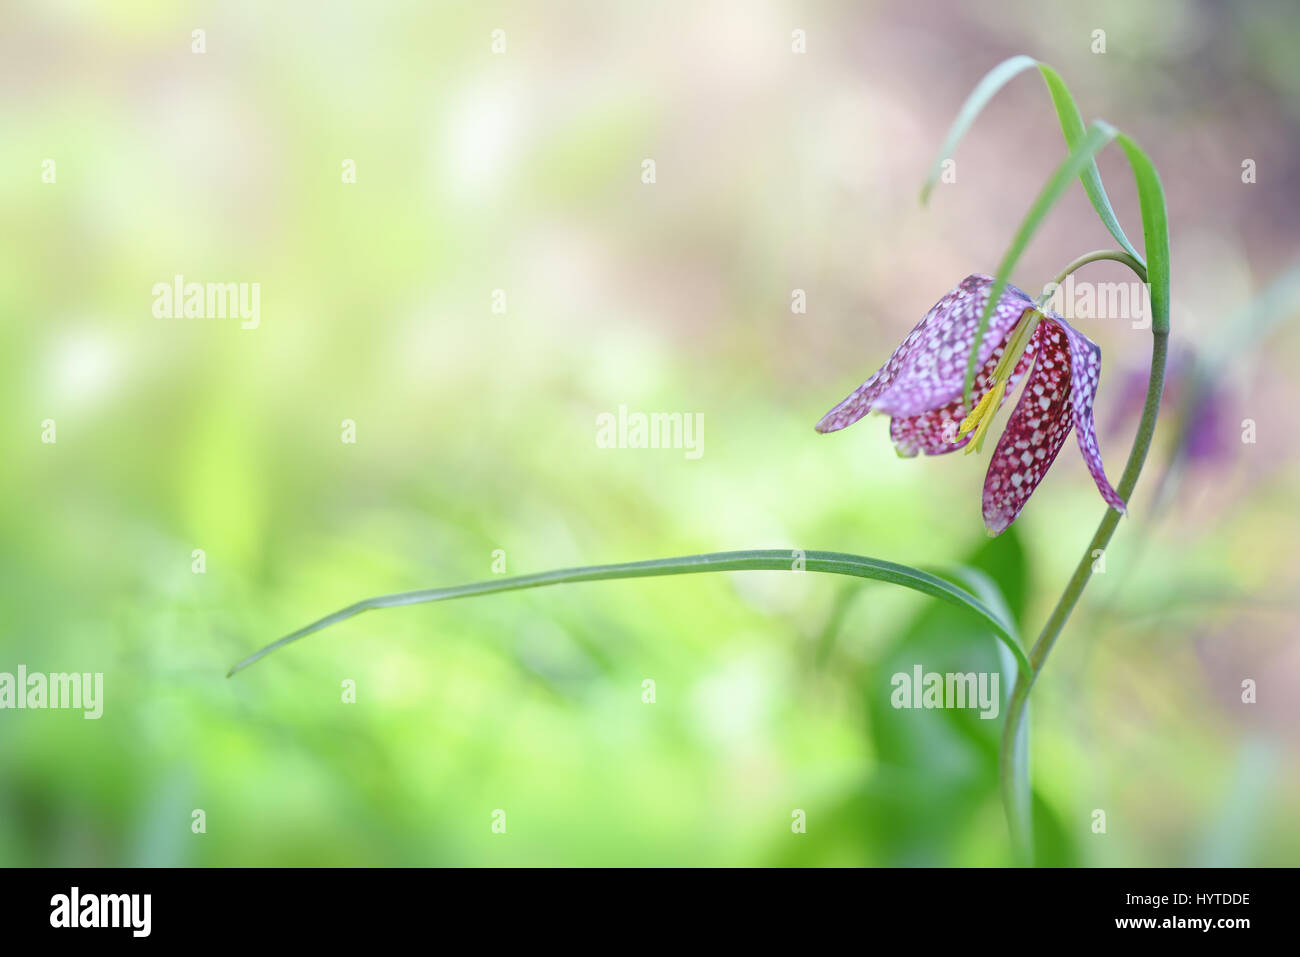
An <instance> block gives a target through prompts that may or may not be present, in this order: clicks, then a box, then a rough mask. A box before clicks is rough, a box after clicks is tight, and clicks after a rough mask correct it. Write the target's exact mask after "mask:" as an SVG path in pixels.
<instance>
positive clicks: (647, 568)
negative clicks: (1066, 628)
mask: <svg viewBox="0 0 1300 957" xmlns="http://www.w3.org/2000/svg"><path fill="white" fill-rule="evenodd" d="M796 568H802V569H805V570H807V571H810V572H825V573H828V574H832V575H849V576H852V577H855V578H870V579H874V580H876V581H883V582H890V583H892V584H895V585H902V586H903V587H904V588H910V589H912V590H913V591H918V592H921V593H922V594H924V595H929V596H931V597H933V598H938V599H941V600H943V601H946V602H949V603H951V604H953V605H960V606H962V607H964V608H966V609H968V610H970V611H972V612H974V613H975V614H977V615H979V616H980V617H981V618H983V619H984V621H985V622H986V623H987V624H988V625H989V627H990V629H991V630H992V631H993V634H994V635H995V636H996V637H997V638H998V639H999V640H1001V641H1002V642H1003V643H1004V644H1005V645H1006V646H1007V648H1008V649H1009V650H1010V651H1011V653H1012V654H1013V655H1014V656H1015V659H1016V663H1017V665H1018V666H1019V667H1020V669H1021V670H1022V672H1026V673H1027V672H1028V670H1029V660H1028V658H1027V657H1026V656H1025V652H1024V650H1023V649H1022V648H1021V647H1020V643H1019V639H1018V637H1017V636H1016V633H1015V626H1014V625H1013V624H1012V623H1011V622H1010V621H1006V620H1003V619H1002V618H1001V616H999V615H998V614H996V613H995V612H994V611H993V610H992V609H990V608H989V607H988V605H986V604H985V603H984V602H982V601H980V600H979V599H978V598H976V597H975V596H974V595H971V594H970V593H969V592H967V591H965V590H964V589H962V588H959V587H957V586H956V585H954V584H953V583H952V582H949V581H945V580H944V579H942V578H939V577H938V576H936V575H932V574H930V573H929V572H924V571H921V570H920V569H918V568H911V567H909V566H907V565H899V564H896V563H894V562H886V561H881V560H879V559H875V558H866V557H863V556H861V555H848V554H844V553H842V552H822V551H809V552H802V553H794V552H791V551H789V550H787V549H752V550H749V551H739V552H713V553H710V554H705V555H687V556H684V557H681V558H660V559H653V560H650V561H642V562H626V563H623V564H619V565H591V566H587V567H584V568H562V569H558V570H555V571H549V572H540V573H538V574H536V575H519V576H516V577H514V578H498V579H495V580H491V581H482V582H474V583H473V584H469V585H459V586H455V587H451V588H428V589H425V590H422V591H410V592H401V593H399V594H396V595H380V596H378V597H376V598H367V599H366V600H364V601H359V602H357V603H356V604H354V605H349V606H348V607H346V608H342V609H340V610H338V611H336V612H334V613H333V614H330V615H326V616H325V617H324V618H322V619H320V620H319V621H314V622H312V623H311V624H310V625H307V626H305V627H303V628H299V629H298V630H297V631H295V632H292V633H291V634H288V635H285V636H284V637H283V638H281V639H280V640H279V641H276V642H273V643H271V644H269V645H267V646H266V647H265V648H263V649H262V650H261V651H258V652H256V653H254V654H252V655H249V656H248V657H247V658H245V659H244V660H243V661H241V662H239V664H237V665H235V666H234V667H233V668H231V669H230V672H229V673H228V674H227V677H229V676H230V675H233V674H234V673H235V672H236V671H240V670H241V669H243V668H247V667H248V666H249V665H251V664H252V663H253V662H255V661H257V660H258V659H260V658H264V657H266V656H267V655H269V654H270V653H271V652H273V651H277V650H278V649H280V648H283V647H284V646H285V645H287V644H289V643H291V642H294V641H297V640H298V639H299V638H303V637H306V636H307V635H310V634H312V633H313V632H317V631H320V630H321V629H323V628H328V627H329V626H330V625H335V624H338V623H339V622H341V621H346V620H347V619H349V618H352V617H354V616H355V615H359V614H361V613H362V612H364V611H370V610H371V609H374V608H394V607H397V606H399V605H418V604H423V603H424V602H432V601H446V600H447V599H450V598H466V597H469V596H472V595H491V594H495V593H498V592H506V591H518V590H519V589H523V588H537V587H540V586H542V585H559V584H563V583H567V582H587V581H606V580H609V579H616V578H652V577H655V576H659V575H691V574H697V573H700V572H734V571H752V570H769V571H786V572H790V571H793V570H795V569H796Z"/></svg>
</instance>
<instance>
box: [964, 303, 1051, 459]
mask: <svg viewBox="0 0 1300 957" xmlns="http://www.w3.org/2000/svg"><path fill="white" fill-rule="evenodd" d="M1042 319H1043V314H1042V313H1041V312H1039V311H1038V310H1037V309H1032V308H1030V309H1026V310H1025V311H1024V312H1022V313H1021V314H1020V318H1019V319H1018V320H1016V326H1015V329H1014V330H1013V331H1012V333H1011V335H1010V337H1009V338H1008V339H1007V343H1006V346H1005V348H1004V349H1003V351H1002V358H1001V359H999V360H998V364H997V366H996V367H995V368H994V370H993V388H991V389H989V391H987V392H985V393H984V395H982V396H981V397H980V400H979V402H977V403H975V408H973V409H971V410H970V414H969V415H967V416H966V418H964V419H962V422H961V426H960V427H959V428H958V429H957V438H959V439H960V438H961V437H962V436H964V435H966V434H967V433H968V432H970V431H972V430H974V432H975V435H974V437H973V438H972V439H971V440H970V444H969V445H967V446H966V454H967V455H969V454H970V453H972V452H978V451H980V450H981V449H982V448H983V447H984V436H985V434H986V433H987V432H988V430H989V426H990V425H992V424H993V419H994V418H995V417H996V416H997V414H998V406H1000V405H1001V404H1002V397H1003V396H1004V395H1005V394H1006V391H1007V381H1008V380H1009V379H1010V378H1011V373H1012V372H1013V371H1014V370H1015V367H1016V365H1017V363H1019V362H1020V357H1021V356H1023V355H1024V354H1025V349H1026V348H1028V346H1029V340H1030V338H1031V337H1032V336H1033V334H1034V330H1035V329H1037V328H1038V323H1039V322H1041V321H1042Z"/></svg>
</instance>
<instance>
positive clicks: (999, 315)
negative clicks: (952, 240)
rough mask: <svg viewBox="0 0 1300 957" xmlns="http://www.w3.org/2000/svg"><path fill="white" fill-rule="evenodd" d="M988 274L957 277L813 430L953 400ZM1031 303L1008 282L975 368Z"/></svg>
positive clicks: (917, 411)
mask: <svg viewBox="0 0 1300 957" xmlns="http://www.w3.org/2000/svg"><path fill="white" fill-rule="evenodd" d="M992 285H993V278H992V277H991V276H985V275H982V274H979V273H976V274H974V275H971V276H967V277H966V278H965V279H963V280H962V281H961V282H960V283H959V284H958V285H957V287H956V288H954V289H953V290H952V291H951V292H949V293H948V294H947V295H945V296H944V297H943V298H942V299H940V300H939V301H938V302H937V303H935V304H934V306H933V308H931V309H930V311H929V312H927V313H926V314H925V316H924V317H922V319H921V321H920V322H919V323H917V324H916V327H915V328H914V329H913V330H912V331H911V332H910V333H909V334H908V336H907V338H906V339H904V340H903V343H902V344H901V345H900V346H899V347H898V348H897V349H895V350H894V354H893V355H891V356H890V357H889V360H888V361H887V362H886V363H885V364H884V365H883V366H881V367H880V369H878V370H877V371H876V372H875V373H874V374H873V375H872V376H871V378H869V379H867V381H866V382H864V383H862V385H860V386H858V388H856V389H854V390H853V392H852V393H850V395H849V396H848V397H847V398H846V399H844V401H843V402H841V403H840V404H839V405H837V406H835V408H833V409H831V410H830V411H829V412H827V413H826V415H825V416H823V417H822V420H821V421H820V422H818V423H817V431H818V432H835V431H838V430H839V429H842V428H844V427H845V426H848V425H852V424H853V423H854V422H856V421H857V420H858V419H860V418H862V417H863V416H864V415H866V414H867V413H868V412H870V411H871V410H872V409H875V410H876V411H878V412H883V413H885V414H887V415H892V416H896V417H901V418H909V417H912V416H918V415H921V414H922V413H925V412H929V411H931V410H935V409H940V408H942V407H943V406H945V405H947V404H948V403H950V402H952V401H953V400H954V399H956V398H957V397H958V396H959V395H960V393H961V388H962V385H963V384H964V382H965V377H966V362H967V357H968V356H969V354H970V347H971V343H972V342H974V341H975V331H976V330H977V329H978V328H979V321H980V316H981V314H982V313H983V311H984V306H985V304H986V303H987V302H988V295H989V290H990V288H991V287H992ZM1032 306H1033V301H1032V300H1031V299H1030V298H1029V297H1028V296H1027V295H1026V294H1025V293H1024V292H1022V291H1021V290H1019V289H1016V288H1015V287H1014V286H1008V287H1007V288H1006V290H1004V292H1003V293H1002V296H1001V297H1000V299H999V301H998V305H997V307H996V308H995V309H994V310H993V313H992V315H991V316H990V317H989V327H988V331H987V332H986V333H985V336H984V341H983V342H982V343H981V344H980V355H979V362H978V365H977V368H983V367H984V366H986V365H987V364H988V362H989V361H990V360H996V359H997V358H999V357H1000V356H1001V355H1002V349H1003V348H1004V346H1005V343H1006V339H1007V336H1008V335H1009V334H1010V333H1011V330H1012V329H1013V328H1015V325H1016V323H1017V322H1018V321H1019V320H1020V318H1021V316H1022V315H1023V313H1024V311H1025V309H1027V308H1031V307H1032Z"/></svg>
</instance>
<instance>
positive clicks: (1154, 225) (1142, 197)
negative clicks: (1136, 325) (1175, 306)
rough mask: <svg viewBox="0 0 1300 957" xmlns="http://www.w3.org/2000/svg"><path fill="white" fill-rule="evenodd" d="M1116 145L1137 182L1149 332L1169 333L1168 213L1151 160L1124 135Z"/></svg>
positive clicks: (1121, 134) (1163, 194)
mask: <svg viewBox="0 0 1300 957" xmlns="http://www.w3.org/2000/svg"><path fill="white" fill-rule="evenodd" d="M1119 145H1120V148H1122V149H1123V150H1124V155H1125V156H1127V157H1128V162H1129V165H1130V166H1131V167H1133V178H1134V180H1136V181H1137V191H1138V207H1139V208H1140V209H1141V210H1142V241H1143V243H1144V244H1145V245H1146V252H1147V264H1146V265H1147V282H1148V283H1149V284H1150V286H1151V331H1152V332H1153V333H1158V334H1167V333H1168V332H1169V213H1168V211H1167V210H1166V209H1165V191H1164V187H1163V186H1161V185H1160V174H1159V173H1157V172H1156V167H1155V164H1154V163H1152V162H1151V157H1149V156H1147V154H1146V153H1145V152H1143V150H1142V147H1140V146H1138V145H1137V143H1136V142H1135V141H1134V140H1133V138H1132V137H1131V136H1129V135H1128V134H1127V133H1120V134H1119Z"/></svg>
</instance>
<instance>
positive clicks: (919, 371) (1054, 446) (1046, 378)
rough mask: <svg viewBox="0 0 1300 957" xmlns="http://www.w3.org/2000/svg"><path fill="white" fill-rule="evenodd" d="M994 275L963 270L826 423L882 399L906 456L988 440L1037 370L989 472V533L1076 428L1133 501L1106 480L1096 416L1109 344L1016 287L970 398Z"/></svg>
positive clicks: (1101, 484)
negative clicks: (968, 386)
mask: <svg viewBox="0 0 1300 957" xmlns="http://www.w3.org/2000/svg"><path fill="white" fill-rule="evenodd" d="M992 286H993V278H992V277H991V276H984V275H980V274H975V275H972V276H967V277H966V278H965V279H963V280H962V281H961V283H959V284H958V285H957V287H956V288H955V289H953V290H952V291H951V292H949V293H948V294H947V295H946V296H944V297H943V298H942V299H940V300H939V301H938V302H937V303H935V305H934V307H933V308H932V309H931V310H930V311H929V312H927V313H926V314H925V316H924V317H923V318H922V319H921V321H920V322H919V323H917V325H916V328H915V329H913V330H912V331H911V332H910V333H909V334H908V336H907V338H906V339H904V340H903V344H902V345H900V346H899V347H898V348H897V349H895V350H894V354H893V355H892V356H890V357H889V361H887V362H886V363H885V364H884V365H883V366H882V367H881V368H880V369H879V370H877V371H876V372H875V373H874V374H873V375H872V376H871V378H869V379H867V381H866V382H864V383H862V385H860V386H858V387H857V388H856V389H854V390H853V392H852V393H850V394H849V396H848V397H847V398H846V399H845V400H844V401H843V402H841V403H840V404H839V405H837V406H835V408H833V409H831V410H830V411H829V412H827V413H826V415H825V416H823V417H822V420H821V421H820V422H818V423H817V431H818V432H836V431H838V430H840V429H843V428H845V427H846V426H849V425H852V424H853V423H854V422H856V421H858V419H860V418H862V417H863V416H864V415H866V414H867V413H868V412H870V411H873V410H874V411H876V412H882V413H884V414H885V415H888V416H891V417H892V421H891V422H890V425H889V434H890V437H891V438H892V439H893V442H894V447H895V448H896V449H897V450H898V453H899V454H900V455H903V456H914V455H916V454H917V453H918V452H924V453H925V454H926V455H942V454H944V453H945V452H952V451H955V450H956V449H960V448H966V450H967V451H968V452H970V451H974V450H978V449H979V448H980V447H981V446H982V444H983V441H984V436H985V433H986V432H987V431H988V428H989V425H990V424H991V423H992V421H993V418H994V416H995V415H996V413H997V411H998V409H999V408H1001V406H1002V404H1003V403H1004V402H1005V401H1006V399H1007V397H1008V396H1009V395H1010V394H1011V393H1012V391H1013V390H1014V389H1015V387H1016V384H1017V383H1018V382H1019V381H1020V379H1021V378H1022V377H1023V376H1024V375H1026V373H1028V376H1029V378H1028V381H1026V383H1025V389H1024V392H1023V393H1022V394H1021V396H1020V401H1019V402H1018V403H1017V404H1016V407H1015V410H1014V411H1013V412H1012V413H1011V418H1010V420H1009V421H1008V423H1007V427H1006V430H1005V431H1004V432H1003V433H1002V438H1001V439H999V440H998V444H997V448H996V449H995V450H994V452H993V457H992V459H991V460H990V461H989V470H988V474H987V476H986V477H985V479H984V524H985V525H986V526H987V528H988V530H989V534H991V535H999V534H1001V533H1002V532H1004V531H1005V530H1006V529H1007V526H1009V525H1010V524H1011V523H1012V522H1013V521H1014V520H1015V518H1016V516H1017V515H1019V514H1020V510H1021V509H1022V508H1024V506H1025V502H1027V501H1028V500H1029V496H1030V494H1031V493H1032V492H1033V491H1034V489H1035V488H1037V487H1038V483H1039V482H1041V481H1042V480H1043V476H1044V475H1046V474H1047V470H1048V468H1049V467H1050V466H1051V464H1052V462H1053V461H1054V460H1055V459H1056V455H1057V453H1058V452H1060V450H1061V446H1062V445H1063V444H1064V442H1065V438H1066V436H1067V435H1068V434H1069V432H1070V429H1071V428H1074V430H1075V433H1076V435H1077V436H1078V439H1079V449H1080V450H1081V451H1082V452H1083V460H1084V462H1085V463H1086V464H1087V466H1088V471H1089V472H1091V473H1092V477H1093V479H1094V480H1095V481H1096V483H1097V488H1098V489H1099V490H1100V491H1101V497H1102V498H1103V499H1105V501H1106V503H1107V504H1108V505H1110V506H1111V507H1112V508H1115V509H1117V510H1118V511H1120V512H1123V511H1124V502H1123V501H1122V500H1121V499H1120V497H1119V495H1118V494H1116V492H1115V490H1114V489H1113V488H1111V485H1110V483H1109V482H1108V481H1107V480H1106V473H1105V471H1104V470H1103V468H1102V464H1101V453H1100V452H1099V451H1098V448H1097V433H1096V429H1095V427H1094V425H1093V417H1092V405H1093V399H1094V398H1095V396H1096V394H1097V381H1098V377H1099V375H1100V372H1101V350H1100V349H1099V348H1097V346H1096V345H1095V344H1094V343H1093V342H1091V341H1089V340H1088V339H1087V337H1085V336H1084V335H1082V334H1081V333H1079V332H1077V331H1075V330H1074V329H1073V328H1071V327H1070V325H1069V324H1068V323H1067V322H1066V321H1065V320H1064V319H1063V318H1061V317H1060V316H1059V315H1057V314H1056V313H1054V312H1051V311H1050V310H1044V309H1043V308H1041V307H1040V306H1038V305H1037V304H1036V303H1035V302H1034V300H1033V299H1031V298H1030V297H1029V296H1028V295H1027V294H1025V293H1024V292H1022V291H1021V290H1019V289H1017V288H1015V287H1014V286H1011V285H1008V286H1007V287H1006V289H1005V290H1003V292H1002V295H1001V296H1000V297H999V299H998V302H997V305H996V306H995V307H994V309H993V312H992V314H991V315H990V316H989V324H988V329H987V330H986V332H985V334H984V340H983V341H982V342H981V343H980V352H979V355H978V356H977V364H976V370H977V371H976V376H975V388H974V394H975V403H974V406H973V407H971V408H968V407H967V404H966V401H965V399H966V397H965V396H964V395H962V387H963V386H964V385H965V379H966V364H967V362H968V360H969V356H970V349H971V345H972V343H974V341H975V333H976V331H977V330H978V329H979V322H980V317H981V316H982V315H983V312H984V307H985V305H986V304H987V303H988V299H989V293H990V291H991V289H992Z"/></svg>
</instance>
